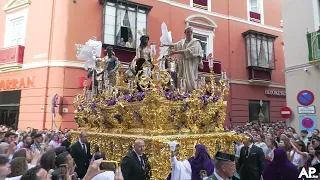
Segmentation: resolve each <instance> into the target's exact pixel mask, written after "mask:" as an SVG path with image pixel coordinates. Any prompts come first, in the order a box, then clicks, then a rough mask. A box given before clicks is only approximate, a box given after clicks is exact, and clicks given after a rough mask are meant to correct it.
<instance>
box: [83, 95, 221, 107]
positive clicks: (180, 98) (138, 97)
mask: <svg viewBox="0 0 320 180" xmlns="http://www.w3.org/2000/svg"><path fill="white" fill-rule="evenodd" d="M159 92H160V93H161V94H162V95H163V96H164V97H165V98H166V99H167V100H170V101H184V100H186V99H187V98H190V97H191V94H190V93H188V92H187V93H184V94H179V93H177V92H173V91H164V90H159ZM146 93H147V92H138V93H136V94H125V95H123V96H121V97H118V98H113V99H109V100H107V101H105V102H104V104H105V105H107V106H113V105H115V104H116V103H117V102H118V101H119V100H120V99H123V100H125V101H127V102H136V101H142V100H143V99H144V97H145V95H146ZM210 97H211V96H210V95H208V94H206V95H201V96H198V98H199V99H201V101H202V102H203V104H204V105H207V104H209V103H216V102H217V101H218V100H219V99H220V96H215V97H214V98H212V99H210ZM89 106H90V108H91V109H92V110H94V109H96V107H97V105H96V103H95V102H92V103H91V104H89ZM77 110H78V111H82V110H84V107H83V106H82V105H80V106H78V107H77Z"/></svg>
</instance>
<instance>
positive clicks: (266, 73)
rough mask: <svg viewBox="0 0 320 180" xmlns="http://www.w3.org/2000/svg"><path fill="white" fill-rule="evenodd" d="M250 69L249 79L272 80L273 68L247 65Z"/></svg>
mask: <svg viewBox="0 0 320 180" xmlns="http://www.w3.org/2000/svg"><path fill="white" fill-rule="evenodd" d="M247 69H248V80H254V81H268V82H269V81H271V80H272V79H271V73H272V71H271V69H264V68H259V67H253V66H251V67H247Z"/></svg>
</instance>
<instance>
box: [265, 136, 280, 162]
mask: <svg viewBox="0 0 320 180" xmlns="http://www.w3.org/2000/svg"><path fill="white" fill-rule="evenodd" d="M267 146H268V148H269V150H270V151H269V153H268V154H267V155H266V162H271V161H272V160H273V157H274V150H275V149H276V148H278V143H277V142H276V141H275V140H274V139H268V140H267Z"/></svg>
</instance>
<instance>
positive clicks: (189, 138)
mask: <svg viewBox="0 0 320 180" xmlns="http://www.w3.org/2000/svg"><path fill="white" fill-rule="evenodd" d="M79 133H80V132H79V131H76V132H73V133H72V140H73V142H75V141H76V140H77V139H78V135H79ZM239 138H240V137H239V136H238V135H236V134H234V133H232V132H225V133H208V134H185V135H163V136H161V135H160V136H145V135H129V134H111V133H96V132H88V142H89V143H90V144H91V152H94V146H95V145H98V146H99V147H100V151H102V152H105V153H106V157H107V159H108V160H116V161H118V162H121V161H122V158H123V157H124V156H125V155H126V154H127V153H128V151H130V150H131V149H132V148H133V144H134V141H135V140H136V139H142V140H144V141H145V144H146V155H147V157H148V163H149V164H150V166H151V174H152V176H151V179H152V180H164V179H166V178H167V176H168V175H169V173H170V172H171V167H172V166H171V163H170V157H171V154H170V148H169V144H168V143H169V142H170V141H177V142H178V146H177V157H178V159H179V160H185V159H188V158H190V157H192V156H194V153H195V145H196V144H203V145H205V146H206V147H207V149H208V152H209V154H210V155H211V157H213V156H214V155H215V153H216V151H218V150H219V151H223V152H228V153H231V154H233V153H234V152H233V151H234V147H233V141H234V140H236V139H239ZM92 154H93V153H92Z"/></svg>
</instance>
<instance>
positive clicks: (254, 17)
mask: <svg viewBox="0 0 320 180" xmlns="http://www.w3.org/2000/svg"><path fill="white" fill-rule="evenodd" d="M250 21H253V22H257V23H260V22H261V15H260V14H259V13H256V12H253V11H250Z"/></svg>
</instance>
